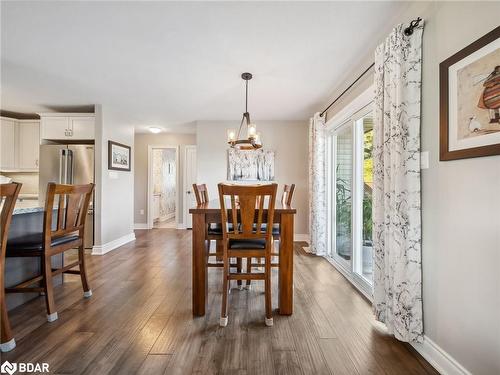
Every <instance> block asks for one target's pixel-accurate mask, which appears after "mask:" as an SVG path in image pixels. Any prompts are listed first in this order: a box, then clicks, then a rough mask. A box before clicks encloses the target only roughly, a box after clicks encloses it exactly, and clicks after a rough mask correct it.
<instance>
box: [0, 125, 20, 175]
mask: <svg viewBox="0 0 500 375" xmlns="http://www.w3.org/2000/svg"><path fill="white" fill-rule="evenodd" d="M0 120H1V122H0V147H1V151H0V170H12V169H16V126H17V121H16V120H13V119H8V118H3V117H2V118H1V119H0Z"/></svg>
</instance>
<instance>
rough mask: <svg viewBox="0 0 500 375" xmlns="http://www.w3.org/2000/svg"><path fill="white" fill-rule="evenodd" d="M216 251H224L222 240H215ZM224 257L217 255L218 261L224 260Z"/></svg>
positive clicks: (216, 259)
mask: <svg viewBox="0 0 500 375" xmlns="http://www.w3.org/2000/svg"><path fill="white" fill-rule="evenodd" d="M215 252H217V253H219V254H220V253H222V241H221V240H215ZM223 260H224V259H223V257H222V255H217V256H216V257H215V261H216V262H222V261H223Z"/></svg>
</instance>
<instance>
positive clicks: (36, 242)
mask: <svg viewBox="0 0 500 375" xmlns="http://www.w3.org/2000/svg"><path fill="white" fill-rule="evenodd" d="M93 190H94V184H88V185H58V184H54V183H49V184H48V186H47V196H46V199H45V213H44V220H43V232H42V233H38V234H33V235H28V236H23V237H19V238H13V239H10V240H9V241H8V243H7V252H6V256H7V257H37V258H40V259H41V262H42V274H41V275H39V276H36V277H34V278H31V279H29V280H26V281H24V282H22V283H20V284H18V285H16V286H14V287H11V288H6V289H5V292H6V293H33V292H39V293H40V292H44V293H45V302H46V305H47V321H49V322H53V321H55V320H57V318H58V316H57V311H56V308H55V303H54V290H53V282H52V278H53V277H54V276H57V275H59V274H63V273H67V274H77V275H80V278H81V281H82V286H83V296H84V297H85V298H88V297H90V296H91V295H92V290H91V289H90V287H89V285H88V281H87V273H86V270H85V257H84V247H83V239H84V233H85V224H86V223H85V219H86V217H87V211H88V208H89V203H90V198H91V196H92V191H93ZM56 195H57V196H58V199H57V207H56V206H55V205H54V203H55V200H56V199H55V197H56ZM55 211H56V212H55ZM54 214H56V215H55V216H56V220H55V222H54V223H53V222H52V221H53V216H54ZM53 224H55V225H53ZM74 248H78V260H77V261H75V262H73V263H71V264H68V265H67V266H63V267H62V268H58V269H53V268H52V263H51V258H52V256H53V255H57V254H61V253H64V252H65V251H67V250H71V249H74ZM77 266H78V267H79V269H77V270H73V268H75V267H77ZM39 281H42V285H43V286H42V287H38V286H35V287H33V286H32V285H33V284H35V283H37V282H39Z"/></svg>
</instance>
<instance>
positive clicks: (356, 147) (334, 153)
mask: <svg viewBox="0 0 500 375" xmlns="http://www.w3.org/2000/svg"><path fill="white" fill-rule="evenodd" d="M372 150H373V117H372V112H371V106H367V107H365V109H363V110H361V111H359V112H357V113H355V114H354V115H352V116H349V117H348V118H347V119H344V121H343V122H342V123H340V124H339V125H338V126H335V125H333V126H331V127H330V130H329V135H328V143H327V181H328V213H329V220H328V221H329V223H328V229H329V231H328V234H329V236H328V242H329V255H330V258H331V260H332V261H333V263H334V264H335V265H336V266H338V268H340V269H341V271H342V272H343V273H344V274H345V275H346V276H348V278H349V279H350V280H351V281H352V282H353V283H355V284H356V285H357V286H358V287H359V288H361V289H362V290H363V291H364V292H365V293H366V294H371V289H372V287H371V285H372V279H373V277H372V272H373V271H372V254H373V252H372V211H371V210H372V185H373V158H372Z"/></svg>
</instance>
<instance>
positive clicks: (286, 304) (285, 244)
mask: <svg viewBox="0 0 500 375" xmlns="http://www.w3.org/2000/svg"><path fill="white" fill-rule="evenodd" d="M257 209H258V208H256V210H257ZM189 213H190V214H191V215H192V219H193V220H192V251H193V253H192V261H193V268H192V272H193V274H192V280H193V285H192V298H193V300H192V301H193V303H192V308H193V315H194V316H204V315H205V313H206V311H207V301H208V298H207V296H208V266H207V264H208V257H207V246H206V244H207V242H206V241H208V239H207V226H208V224H209V223H210V224H212V223H221V222H222V218H221V209H220V202H219V200H218V199H213V200H210V201H208V202H206V203H201V204H199V205H196V206H195V207H193V208H190V209H189ZM296 213H297V210H296V209H295V208H293V207H292V206H290V205H287V204H285V203H284V202H279V201H278V200H277V201H276V204H275V209H274V217H273V222H274V223H279V226H280V235H279V261H278V264H279V265H278V312H279V314H280V315H292V313H293V233H294V217H295V214H296ZM266 217H267V209H264V218H266ZM264 220H266V219H264ZM221 239H222V236H221Z"/></svg>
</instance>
